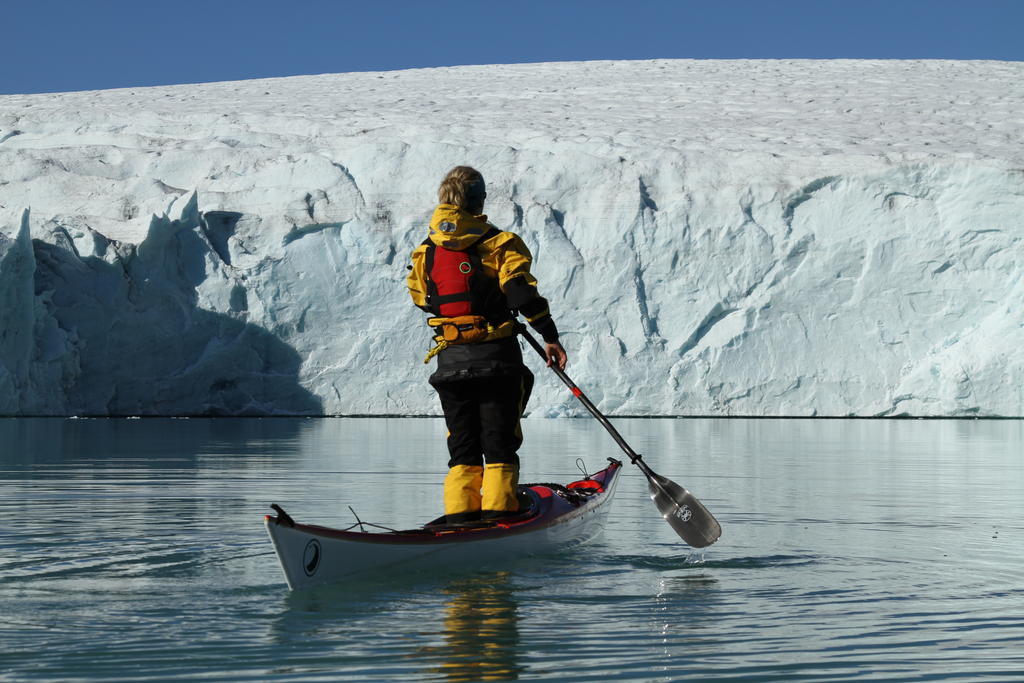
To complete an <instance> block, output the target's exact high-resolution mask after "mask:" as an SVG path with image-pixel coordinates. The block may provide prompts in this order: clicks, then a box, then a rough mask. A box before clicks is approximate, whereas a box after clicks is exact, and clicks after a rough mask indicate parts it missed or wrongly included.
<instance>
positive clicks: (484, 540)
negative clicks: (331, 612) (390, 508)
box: [264, 461, 621, 590]
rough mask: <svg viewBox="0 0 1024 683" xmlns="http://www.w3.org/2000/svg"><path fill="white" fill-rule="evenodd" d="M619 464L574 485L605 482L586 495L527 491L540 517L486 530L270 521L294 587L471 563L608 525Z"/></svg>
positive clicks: (580, 537) (564, 542) (583, 537)
mask: <svg viewBox="0 0 1024 683" xmlns="http://www.w3.org/2000/svg"><path fill="white" fill-rule="evenodd" d="M620 469H621V463H618V462H617V461H613V464H612V465H611V466H609V467H608V468H607V469H605V470H602V471H601V472H599V473H597V474H595V475H593V477H592V478H588V479H587V480H582V481H581V482H574V483H573V484H570V485H569V486H570V487H574V486H577V485H580V484H581V483H582V484H584V485H585V486H586V485H587V484H588V483H589V482H598V483H599V485H600V489H601V490H600V491H599V492H590V491H584V493H586V494H587V495H582V496H581V495H579V493H578V492H579V491H580V489H579V488H576V489H567V488H566V487H557V488H553V487H551V486H548V485H542V484H539V485H533V486H531V487H530V488H529V489H528V491H527V492H528V493H529V494H530V495H531V496H533V498H534V501H535V505H536V507H537V511H538V514H537V515H536V516H535V517H532V518H529V519H525V520H522V521H518V522H509V523H499V524H496V525H493V526H488V527H482V528H469V529H467V528H465V527H462V528H456V527H424V528H422V529H413V530H409V531H396V532H386V533H379V532H363V531H350V530H338V529H329V528H326V527H320V526H315V525H308V524H298V523H294V522H292V520H291V519H290V518H288V517H287V515H284V517H283V518H282V515H280V514H279V515H278V516H277V517H275V516H272V515H267V516H266V517H265V518H264V523H265V525H266V528H267V532H268V533H269V534H270V540H271V541H272V542H273V544H274V550H275V551H276V552H277V556H278V559H279V560H280V562H281V567H282V568H283V570H284V575H285V579H286V581H287V582H288V586H289V587H290V588H291V589H292V590H296V589H300V588H308V587H311V586H316V585H320V584H324V583H331V582H335V581H339V580H344V579H357V578H367V577H372V576H375V575H376V574H378V573H383V572H392V571H396V570H397V571H410V572H414V571H419V570H422V569H427V568H430V567H435V566H440V565H449V566H460V565H461V566H472V565H474V564H479V563H480V562H481V560H486V561H488V562H489V561H491V560H496V559H500V558H502V557H510V556H522V555H535V554H543V553H550V552H554V551H559V550H562V549H566V548H571V547H575V546H577V545H580V544H582V543H586V542H587V541H590V540H592V539H593V538H594V537H595V536H597V535H598V534H599V533H600V532H601V530H602V529H603V527H604V524H605V521H606V519H607V516H608V511H609V505H608V503H609V502H610V501H611V499H612V496H613V494H614V492H615V487H616V485H617V483H618V474H619V470H620ZM552 486H553V485H552Z"/></svg>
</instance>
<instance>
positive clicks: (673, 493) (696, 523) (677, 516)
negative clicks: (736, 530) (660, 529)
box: [644, 468, 722, 548]
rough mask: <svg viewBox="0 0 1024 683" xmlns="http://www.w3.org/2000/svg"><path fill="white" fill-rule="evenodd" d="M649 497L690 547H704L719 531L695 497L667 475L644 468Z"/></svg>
mask: <svg viewBox="0 0 1024 683" xmlns="http://www.w3.org/2000/svg"><path fill="white" fill-rule="evenodd" d="M644 469H645V471H644V474H645V475H647V486H648V488H649V489H650V491H651V500H653V501H654V504H655V505H657V506H658V510H659V511H660V512H661V515H662V517H664V518H665V521H666V522H668V523H669V526H671V527H672V528H673V529H675V532H676V533H677V534H679V537H680V538H681V539H683V540H684V541H686V542H687V543H688V544H689V545H691V546H693V547H694V548H706V547H707V546H709V545H711V544H712V543H714V542H715V541H717V540H718V537H719V536H721V535H722V526H721V525H720V524H719V523H718V520H717V519H715V516H714V515H712V514H711V512H710V511H709V510H708V509H707V508H706V507H704V504H703V503H701V502H700V501H699V500H697V498H696V497H695V496H694V495H693V494H692V493H690V492H689V491H687V490H686V489H684V488H683V487H682V486H680V485H679V484H677V483H675V482H674V481H672V480H671V479H666V478H665V477H663V476H661V475H660V474H657V473H655V472H652V471H650V469H649V468H644Z"/></svg>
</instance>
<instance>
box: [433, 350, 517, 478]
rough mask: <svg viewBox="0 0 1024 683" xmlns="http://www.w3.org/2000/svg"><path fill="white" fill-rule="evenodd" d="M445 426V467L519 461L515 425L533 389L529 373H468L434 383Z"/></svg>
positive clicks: (515, 462)
mask: <svg viewBox="0 0 1024 683" xmlns="http://www.w3.org/2000/svg"><path fill="white" fill-rule="evenodd" d="M434 389H436V390H437V394H438V396H440V398H441V410H443V411H444V420H445V423H446V424H447V425H448V453H449V455H450V456H451V459H450V460H449V461H448V467H455V466H456V465H476V466H480V465H483V464H484V458H486V460H487V462H488V463H489V464H493V463H508V464H511V465H516V466H518V465H519V455H518V454H517V451H518V450H519V447H520V446H522V445H523V432H522V430H521V429H520V426H519V418H520V417H522V414H523V410H524V409H525V408H526V402H527V401H528V400H529V399H530V391H531V390H532V389H533V374H532V373H531V372H530V371H529V370H527V369H526V368H525V367H523V369H522V371H521V372H520V373H517V374H509V375H497V376H493V377H474V378H471V379H460V380H453V381H448V382H443V383H436V384H434Z"/></svg>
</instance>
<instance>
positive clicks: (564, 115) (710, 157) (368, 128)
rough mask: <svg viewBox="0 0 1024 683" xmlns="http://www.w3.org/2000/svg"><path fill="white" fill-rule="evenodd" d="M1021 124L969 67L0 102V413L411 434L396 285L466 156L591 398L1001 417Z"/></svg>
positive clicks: (705, 71) (421, 337) (1016, 110)
mask: <svg viewBox="0 0 1024 683" xmlns="http://www.w3.org/2000/svg"><path fill="white" fill-rule="evenodd" d="M1022 134H1024V64H1022V63H998V62H942V61H924V62H904V61H885V62H880V61H646V62H587V63H565V64H534V65H516V66H481V67H458V68H448V69H425V70H413V71H400V72H387V73H358V74H341V75H325V76H308V77H296V78H284V79H272V80H255V81H245V82H237V83H213V84H204V85H187V86H173V87H160V88H145V89H125V90H109V91H99V92H79V93H62V94H47V95H26V96H4V97H0V414H55V415H65V414H79V415H86V414H92V415H107V414H110V415H125V414H139V415H142V414H198V413H211V414H295V413H300V414H395V413H399V414H424V413H430V414H436V413H438V409H437V405H436V399H435V397H434V396H433V394H432V390H431V389H430V388H429V386H428V385H427V383H426V377H427V375H428V374H429V372H430V369H431V368H430V367H428V366H425V365H423V363H422V356H423V354H424V352H425V351H426V349H427V347H428V339H429V333H428V330H427V328H426V327H425V325H423V322H422V320H423V318H424V316H423V315H422V314H421V313H420V312H419V311H418V310H416V309H414V308H413V307H412V306H411V305H410V303H409V300H408V296H407V294H406V292H405V288H404V284H403V281H404V278H405V274H406V271H405V264H406V260H407V259H406V257H407V255H408V253H409V252H410V251H411V250H412V248H413V247H414V246H415V245H416V244H417V243H418V242H420V241H421V240H422V239H423V237H424V236H425V230H426V227H425V226H426V222H427V219H428V217H429V215H430V212H431V210H432V209H433V206H434V201H435V192H436V188H437V184H438V182H439V181H440V178H441V177H442V176H443V174H444V173H445V172H446V171H447V170H448V169H449V168H450V167H452V166H454V165H456V164H470V165H473V166H475V167H477V168H479V169H480V170H481V171H482V172H483V173H484V175H485V177H486V178H487V180H488V195H489V198H488V206H487V209H488V213H489V215H490V217H491V220H492V221H493V222H494V223H495V224H497V225H498V226H500V227H507V228H509V229H512V230H515V231H516V232H519V233H520V234H521V235H522V236H523V237H524V238H525V240H526V241H527V243H528V244H529V245H530V247H531V249H533V251H534V253H535V255H536V267H535V272H536V274H537V276H538V278H539V280H540V283H541V291H542V293H544V294H545V295H546V296H547V297H548V298H549V299H550V301H551V304H552V310H553V312H554V314H555V318H556V320H557V321H558V324H559V327H560V328H561V330H562V331H563V341H564V343H565V345H566V347H567V348H568V350H569V353H570V368H569V370H570V374H571V376H572V377H573V378H574V379H575V380H576V381H577V382H578V383H579V384H580V385H581V386H582V387H583V388H584V390H586V391H587V392H588V394H590V396H591V397H592V398H593V399H594V400H595V401H596V402H597V403H598V404H599V405H600V407H601V408H602V409H603V410H605V411H608V412H610V413H614V414H633V415H680V414H715V415H869V416H870V415H879V416H881V415H931V416H941V415H947V416H950V415H1013V416H1021V415H1024V389H1022V387H1024V355H1022V353H1021V352H1020V349H1021V348H1022V347H1024V323H1022V321H1024V314H1022V312H1021V311H1022V308H1021V305H1020V304H1021V300H1022V295H1024V277H1022V276H1024V265H1022V255H1024V251H1022V238H1024V225H1022V223H1024V219H1022V216H1024V145H1022V138H1024V135H1022ZM530 360H531V362H532V359H530ZM534 367H537V366H536V364H535V365H534ZM537 372H538V373H539V372H540V370H539V369H538V370H537ZM531 408H532V410H533V412H534V414H540V415H557V414H567V413H569V414H578V413H579V412H580V411H579V408H578V407H577V406H576V405H575V404H574V399H573V398H572V397H571V396H570V395H569V394H568V393H567V392H565V391H564V389H563V388H562V387H561V385H560V384H559V383H558V382H557V381H556V380H555V379H554V378H553V377H544V376H542V377H539V378H538V382H537V388H536V390H535V394H534V399H533V401H532V403H531Z"/></svg>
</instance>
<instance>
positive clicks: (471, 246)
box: [406, 166, 566, 524]
mask: <svg viewBox="0 0 1024 683" xmlns="http://www.w3.org/2000/svg"><path fill="white" fill-rule="evenodd" d="M486 197H487V191H486V186H485V184H484V179H483V176H482V175H480V173H479V172H478V171H476V170H475V169H473V168H470V167H468V166H457V167H456V168H453V169H452V170H451V171H449V172H448V174H447V175H446V176H445V178H444V180H443V181H441V186H440V188H439V190H438V200H439V201H440V204H439V205H438V207H437V208H436V209H435V211H434V215H433V218H431V220H430V233H429V235H428V237H427V239H426V240H424V241H423V243H422V244H421V245H419V246H418V247H417V248H416V249H415V250H414V251H413V253H412V265H411V266H410V273H409V277H408V279H407V282H406V284H407V285H408V288H409V294H410V295H411V297H412V300H413V303H414V304H416V305H417V306H419V307H420V308H422V309H423V310H425V311H427V312H429V313H430V314H431V315H432V317H431V318H429V319H428V320H427V324H428V325H430V327H431V328H433V330H434V332H435V337H434V340H435V341H436V343H437V345H436V346H435V347H434V349H432V350H431V352H430V353H429V354H428V355H427V360H430V358H432V357H434V356H436V357H437V369H436V370H435V371H434V373H433V374H432V375H431V376H430V384H431V385H432V386H433V387H434V389H436V390H437V393H438V396H439V397H440V400H441V409H442V410H443V411H444V417H445V423H446V425H447V427H448V453H449V456H450V459H449V461H448V467H449V470H448V475H447V476H446V477H445V481H444V509H445V515H446V516H447V519H448V522H449V523H450V524H456V523H462V522H469V521H475V520H478V519H481V518H483V519H485V520H487V519H497V518H501V517H504V516H507V515H510V514H514V513H515V512H516V511H517V510H518V508H519V503H518V501H517V500H516V485H517V483H518V478H519V455H518V450H519V447H520V446H521V445H522V441H523V434H522V430H521V429H520V425H519V419H520V417H521V416H522V413H523V410H524V409H525V407H526V402H527V400H529V396H530V390H531V388H532V387H533V375H532V374H531V373H530V371H529V370H527V368H526V366H525V365H524V364H523V357H522V352H521V351H520V349H519V342H518V341H517V340H516V322H515V315H516V313H517V312H518V313H520V314H522V315H523V317H525V318H526V320H527V322H529V323H530V325H531V326H532V327H533V329H534V330H536V331H537V333H538V334H540V335H541V337H542V338H543V339H544V342H545V347H544V353H545V356H546V358H547V363H548V365H552V364H555V365H557V366H558V367H559V368H561V369H564V368H565V363H566V353H565V349H563V348H562V345H561V344H560V343H559V341H558V329H557V327H556V326H555V322H554V320H553V319H552V318H551V313H550V311H549V309H548V302H547V300H546V299H544V297H542V296H540V294H538V293H537V280H536V279H535V278H534V277H533V275H531V273H530V263H531V261H532V258H533V257H532V256H531V254H530V251H529V249H527V247H526V244H525V243H524V242H523V240H522V239H521V238H520V237H519V236H518V235H516V234H514V233H511V232H506V231H502V230H499V229H498V228H496V227H494V226H493V225H491V224H490V223H488V222H487V216H485V215H483V210H484V200H485V199H486ZM485 461H486V464H485Z"/></svg>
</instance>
